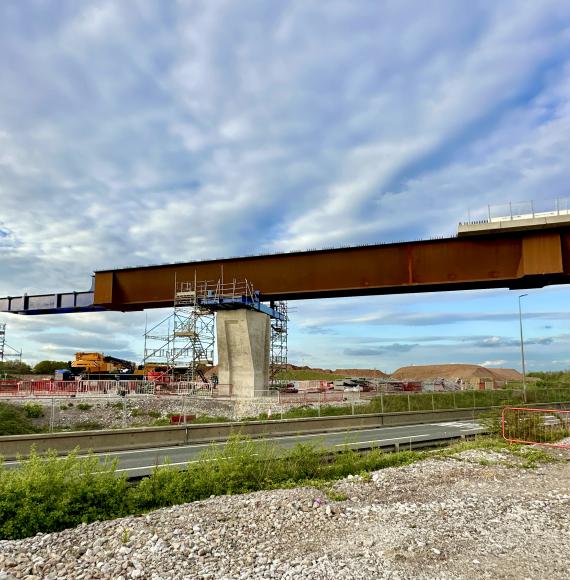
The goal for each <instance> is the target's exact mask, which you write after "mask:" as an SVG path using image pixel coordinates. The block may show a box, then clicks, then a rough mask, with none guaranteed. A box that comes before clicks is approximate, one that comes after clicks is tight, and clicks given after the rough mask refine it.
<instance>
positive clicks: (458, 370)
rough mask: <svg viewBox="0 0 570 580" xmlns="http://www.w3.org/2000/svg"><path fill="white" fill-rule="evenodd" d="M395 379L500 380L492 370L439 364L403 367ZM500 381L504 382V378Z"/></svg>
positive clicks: (393, 374) (394, 374)
mask: <svg viewBox="0 0 570 580" xmlns="http://www.w3.org/2000/svg"><path fill="white" fill-rule="evenodd" d="M392 377H393V378H395V379H413V380H427V379H450V380H456V379H472V378H480V379H499V377H498V376H496V375H495V374H494V372H493V371H492V370H490V369H487V368H485V367H482V366H479V365H470V364H439V365H419V366H411V367H401V368H399V369H398V370H396V371H395V372H394V373H392ZM500 380H504V379H503V378H502V377H501V378H500Z"/></svg>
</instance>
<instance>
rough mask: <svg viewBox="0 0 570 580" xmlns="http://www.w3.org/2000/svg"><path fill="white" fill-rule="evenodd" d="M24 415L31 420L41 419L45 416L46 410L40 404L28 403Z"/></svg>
mask: <svg viewBox="0 0 570 580" xmlns="http://www.w3.org/2000/svg"><path fill="white" fill-rule="evenodd" d="M24 413H25V414H26V417H28V418H29V419H39V418H40V417H43V415H44V408H43V407H42V406H41V405H40V404H38V403H26V404H25V405H24Z"/></svg>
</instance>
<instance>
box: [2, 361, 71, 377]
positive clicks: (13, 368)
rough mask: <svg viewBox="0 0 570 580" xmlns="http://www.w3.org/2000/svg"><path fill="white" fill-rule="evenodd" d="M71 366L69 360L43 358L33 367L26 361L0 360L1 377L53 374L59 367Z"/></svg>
mask: <svg viewBox="0 0 570 580" xmlns="http://www.w3.org/2000/svg"><path fill="white" fill-rule="evenodd" d="M68 366H69V363H68V362H67V361H60V360H42V361H40V362H39V363H37V364H36V365H34V366H33V367H32V366H31V365H29V364H28V363H26V362H20V361H15V360H10V361H4V362H0V379H1V378H3V375H8V376H14V375H53V373H54V372H55V371H56V370H58V369H65V368H67V367H68Z"/></svg>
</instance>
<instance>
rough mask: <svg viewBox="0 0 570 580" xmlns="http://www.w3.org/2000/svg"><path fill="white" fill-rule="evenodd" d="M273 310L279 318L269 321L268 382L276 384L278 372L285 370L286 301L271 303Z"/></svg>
mask: <svg viewBox="0 0 570 580" xmlns="http://www.w3.org/2000/svg"><path fill="white" fill-rule="evenodd" d="M271 308H274V309H275V310H276V311H277V312H278V313H279V314H281V317H279V318H273V319H272V320H271V353H270V358H269V382H270V384H271V385H275V384H277V382H278V380H277V375H278V373H279V371H281V370H283V371H285V370H287V321H288V320H289V317H288V314H287V301H286V300H280V301H278V302H272V303H271Z"/></svg>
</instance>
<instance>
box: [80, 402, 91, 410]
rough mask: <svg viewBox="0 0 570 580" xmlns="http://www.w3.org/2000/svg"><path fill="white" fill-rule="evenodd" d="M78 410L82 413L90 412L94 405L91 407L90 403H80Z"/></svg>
mask: <svg viewBox="0 0 570 580" xmlns="http://www.w3.org/2000/svg"><path fill="white" fill-rule="evenodd" d="M77 408H78V409H79V410H80V411H89V409H92V408H93V405H90V404H89V403H79V404H78V405H77Z"/></svg>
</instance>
